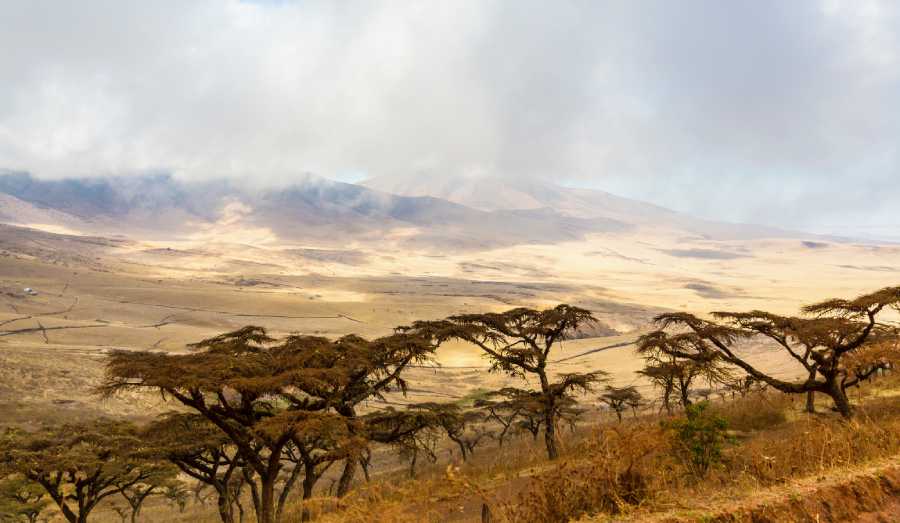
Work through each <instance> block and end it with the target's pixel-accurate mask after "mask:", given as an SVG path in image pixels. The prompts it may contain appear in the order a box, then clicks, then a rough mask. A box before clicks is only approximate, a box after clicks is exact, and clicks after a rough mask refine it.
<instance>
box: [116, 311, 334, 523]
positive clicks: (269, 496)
mask: <svg viewBox="0 0 900 523" xmlns="http://www.w3.org/2000/svg"><path fill="white" fill-rule="evenodd" d="M329 343H330V342H329V340H327V339H324V338H321V339H318V338H310V339H309V340H308V343H305V344H302V345H301V344H298V343H294V342H292V343H287V342H284V343H277V340H275V339H273V338H271V337H269V336H268V335H267V333H266V331H265V330H264V329H262V328H260V327H252V326H250V327H245V328H243V329H240V330H238V331H235V332H230V333H226V334H223V335H220V336H216V337H214V338H210V339H207V340H204V341H201V342H199V343H196V344H194V345H192V347H193V348H194V349H196V352H194V353H189V354H174V355H173V354H164V353H154V352H125V351H120V352H114V353H112V354H111V355H110V357H109V360H108V363H107V369H106V381H105V383H104V385H103V386H102V387H101V389H100V391H101V392H102V393H103V394H107V395H111V394H115V393H117V392H120V391H124V390H155V391H159V392H161V393H162V394H163V395H164V397H168V398H174V399H175V400H177V401H178V402H180V403H181V404H182V405H184V406H186V407H189V408H190V409H192V410H193V411H194V412H195V413H197V414H199V415H201V416H203V417H204V418H206V419H207V420H208V421H209V422H210V423H212V424H213V425H214V426H215V427H216V428H218V429H219V430H220V431H221V432H222V433H223V434H224V435H225V436H226V437H227V438H228V440H229V441H230V443H231V444H232V445H234V447H235V449H236V451H237V454H238V455H239V456H240V460H241V462H242V466H243V469H242V471H243V472H245V474H244V478H245V479H246V480H247V483H248V485H249V487H250V490H251V493H253V501H254V510H255V512H256V517H257V520H258V521H259V522H260V523H275V522H277V521H280V519H281V513H282V510H283V507H284V503H285V501H286V500H287V496H288V494H289V492H290V490H291V489H292V488H293V486H294V482H293V481H281V480H282V473H283V472H284V469H285V467H286V466H289V464H287V463H286V452H287V449H288V447H289V446H290V445H291V444H292V440H293V438H294V436H295V434H296V432H297V431H298V430H300V429H301V425H302V424H303V423H305V422H306V421H308V420H309V418H308V417H307V416H306V415H307V414H310V413H316V414H317V415H321V416H328V415H329V414H327V413H326V412H325V409H326V407H327V406H328V399H327V398H325V397H322V396H311V395H307V394H302V393H300V392H298V391H299V390H302V387H309V386H311V384H323V385H324V384H327V383H329V382H337V381H339V380H340V379H341V369H336V368H333V369H328V368H323V367H321V366H317V365H316V364H315V360H316V348H317V347H327V346H328V344H329ZM263 423H265V430H260V429H261V427H262V426H263ZM294 479H296V476H294Z"/></svg>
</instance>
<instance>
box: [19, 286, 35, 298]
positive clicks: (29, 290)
mask: <svg viewBox="0 0 900 523" xmlns="http://www.w3.org/2000/svg"><path fill="white" fill-rule="evenodd" d="M22 290H23V291H25V294H28V295H29V296H37V291H36V290H34V289H32V288H31V287H25V288H24V289H22Z"/></svg>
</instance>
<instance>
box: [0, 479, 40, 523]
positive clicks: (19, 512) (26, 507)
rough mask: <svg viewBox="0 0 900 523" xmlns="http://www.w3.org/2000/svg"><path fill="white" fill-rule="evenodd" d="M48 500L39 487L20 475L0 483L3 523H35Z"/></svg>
mask: <svg viewBox="0 0 900 523" xmlns="http://www.w3.org/2000/svg"><path fill="white" fill-rule="evenodd" d="M48 505H50V500H48V499H47V493H46V492H45V491H44V489H43V488H41V486H40V485H38V484H36V483H34V482H32V481H29V480H27V479H25V478H24V477H22V476H21V475H13V476H10V477H8V478H6V479H5V480H3V481H2V482H0V516H2V517H3V519H4V521H20V520H22V519H24V520H25V521H27V522H28V523H36V522H37V520H38V517H39V516H40V515H41V512H43V511H44V510H45V509H46V508H47V506H48Z"/></svg>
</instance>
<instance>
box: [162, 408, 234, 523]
mask: <svg viewBox="0 0 900 523" xmlns="http://www.w3.org/2000/svg"><path fill="white" fill-rule="evenodd" d="M144 438H145V440H146V441H148V442H149V444H150V445H151V446H152V451H153V452H156V453H157V454H158V455H160V456H161V457H162V458H164V459H166V460H169V461H170V462H171V463H173V464H174V465H175V466H176V467H178V469H179V470H181V472H182V473H184V474H186V475H187V476H190V477H191V478H194V479H196V480H197V481H199V482H201V483H203V484H205V485H209V486H210V487H212V488H213V490H215V492H216V495H217V506H218V510H219V517H220V518H221V519H222V522H223V523H234V510H233V504H234V496H233V495H232V490H233V489H232V488H231V485H232V484H233V483H234V481H235V473H236V471H238V470H240V467H241V466H242V464H243V462H242V461H241V459H240V456H239V454H238V452H237V449H236V448H235V446H234V445H233V444H232V443H231V440H230V439H229V438H228V437H227V436H226V435H225V433H223V432H222V431H221V430H219V429H218V428H217V427H216V426H215V425H213V424H212V423H210V422H209V420H207V419H206V418H205V417H203V416H201V415H199V414H189V413H170V414H167V415H165V416H163V417H162V418H161V419H159V420H157V421H156V422H154V423H152V424H151V425H149V426H148V427H147V428H146V430H145V431H144ZM170 488H171V487H170ZM239 494H240V493H239V492H238V495H239ZM167 497H171V498H173V500H174V501H176V502H177V503H179V506H182V505H181V501H180V500H181V499H182V496H181V493H180V492H179V491H177V490H176V491H174V492H173V493H172V494H171V495H169V494H167Z"/></svg>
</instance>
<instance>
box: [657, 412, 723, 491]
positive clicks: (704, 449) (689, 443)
mask: <svg viewBox="0 0 900 523" xmlns="http://www.w3.org/2000/svg"><path fill="white" fill-rule="evenodd" d="M685 414H686V417H685V418H682V419H677V420H674V421H670V422H663V425H664V427H665V428H667V429H669V430H670V431H672V433H673V443H674V445H673V449H674V451H675V455H676V457H678V458H679V459H680V460H681V461H682V463H684V465H685V466H686V467H687V468H688V470H690V471H691V473H692V474H694V475H695V476H697V477H703V476H706V474H707V472H709V469H710V468H712V467H714V466H716V465H718V464H719V463H721V462H722V449H723V448H724V446H725V443H727V442H728V441H729V436H728V421H726V420H725V418H723V417H722V416H719V415H717V414H715V413H713V412H710V411H709V402H706V401H704V402H701V403H696V404H694V405H688V407H687V408H686V409H685Z"/></svg>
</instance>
